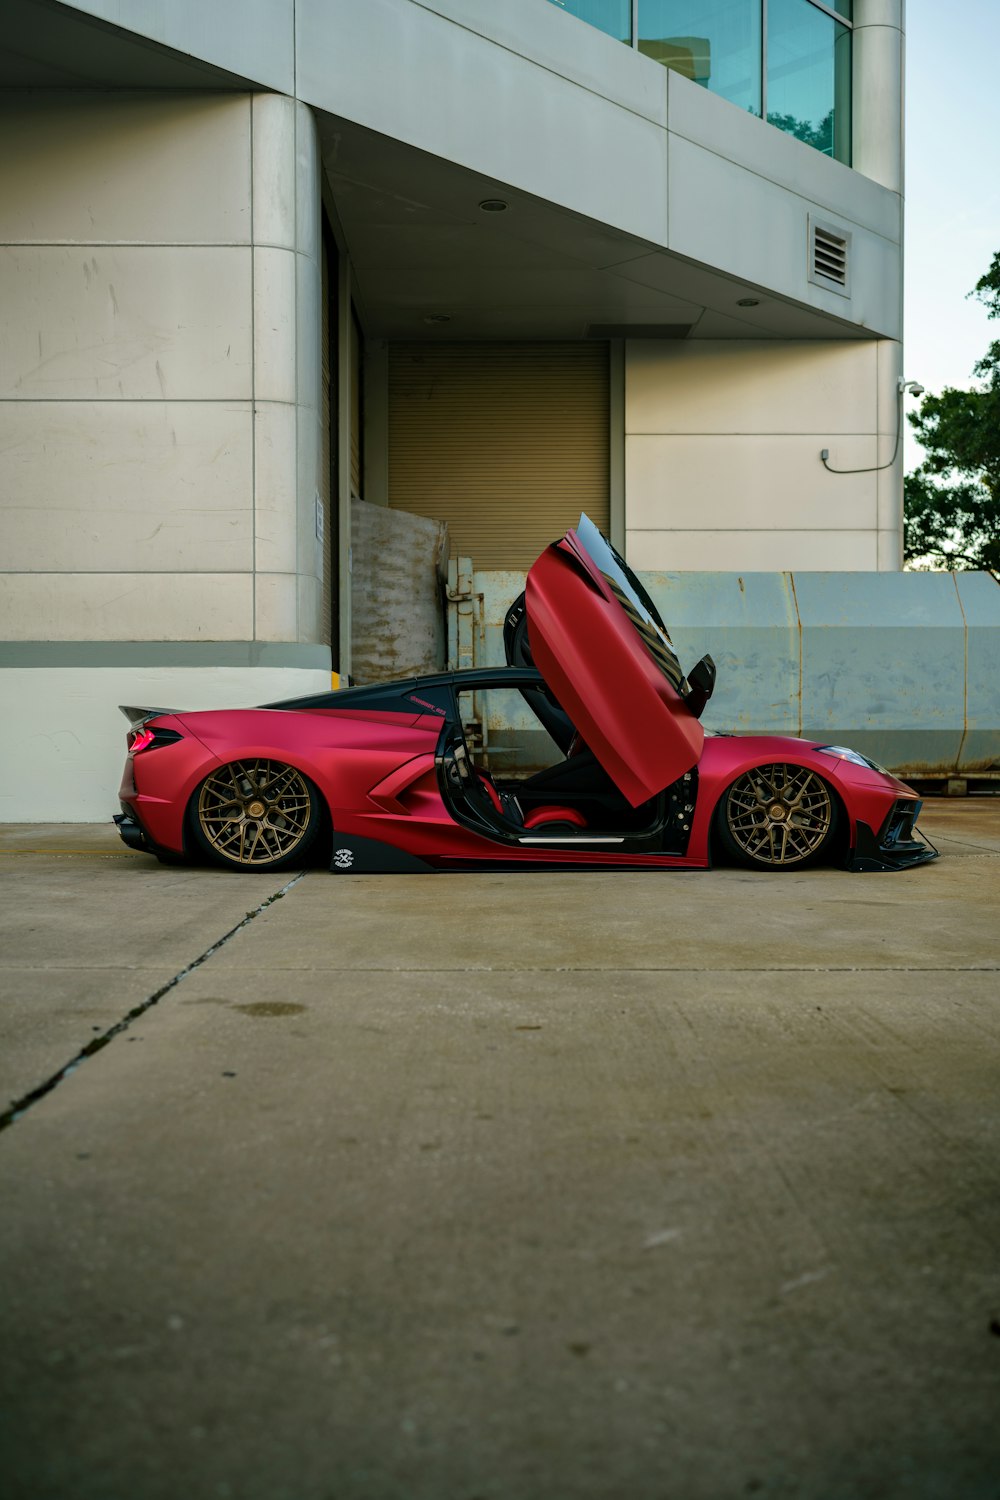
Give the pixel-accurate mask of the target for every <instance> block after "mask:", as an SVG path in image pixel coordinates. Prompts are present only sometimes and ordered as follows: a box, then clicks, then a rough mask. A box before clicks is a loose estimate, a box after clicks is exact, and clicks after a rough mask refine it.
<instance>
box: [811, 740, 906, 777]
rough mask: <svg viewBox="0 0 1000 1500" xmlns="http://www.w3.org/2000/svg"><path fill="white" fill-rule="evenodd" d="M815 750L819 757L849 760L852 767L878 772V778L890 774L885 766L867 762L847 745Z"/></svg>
mask: <svg viewBox="0 0 1000 1500" xmlns="http://www.w3.org/2000/svg"><path fill="white" fill-rule="evenodd" d="M816 748H817V750H818V751H819V753H820V755H832V756H833V757H834V758H835V759H836V760H849V761H850V762H851V764H852V765H854V766H867V767H868V769H869V771H878V773H879V775H880V776H889V775H890V774H891V773H890V772H889V771H887V770H886V768H885V766H880V765H879V763H878V761H877V760H869V759H868V757H867V755H861V754H860V753H859V752H858V751H857V750H851V749H850V748H849V746H847V745H817V746H816Z"/></svg>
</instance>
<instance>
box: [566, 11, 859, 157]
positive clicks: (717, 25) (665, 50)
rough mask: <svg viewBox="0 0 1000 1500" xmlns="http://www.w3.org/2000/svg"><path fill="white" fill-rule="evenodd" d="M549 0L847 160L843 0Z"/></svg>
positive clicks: (848, 14)
mask: <svg viewBox="0 0 1000 1500" xmlns="http://www.w3.org/2000/svg"><path fill="white" fill-rule="evenodd" d="M551 3H552V4H553V5H558V6H559V8H560V9H561V10H565V11H569V12H570V13H571V14H572V15H575V16H578V17H579V18H580V20H582V21H588V22H589V23H590V24H591V25H592V26H597V27H599V28H600V30H601V31H604V32H607V34H608V35H609V36H613V37H615V38H617V39H618V40H619V41H622V42H626V43H628V44H629V45H631V46H633V47H636V48H638V50H639V51H640V52H643V53H645V55H646V56H647V57H651V58H654V59H655V60H656V61H657V62H659V63H662V64H663V66H664V67H666V68H670V69H672V70H673V71H674V72H676V73H682V74H683V75H684V76H685V77H686V78H690V79H691V80H692V82H694V83H697V84H700V85H701V86H702V88H706V89H708V90H709V91H710V92H711V93H713V94H719V95H720V96H721V97H722V98H723V99H728V100H729V102H730V103H731V104H735V105H737V106H738V108H740V109H745V110H747V111H748V113H750V114H753V115H758V116H763V117H764V118H765V119H766V120H767V121H768V123H769V124H771V125H775V126H777V128H778V129H779V130H784V131H785V132H786V133H787V134H789V135H793V136H795V137H796V139H797V140H800V141H804V142H805V144H806V145H807V146H812V147H814V148H815V150H817V151H822V152H823V153H824V155H826V156H833V157H835V158H836V159H837V161H842V162H846V163H847V164H848V165H850V161H851V35H852V33H851V25H852V22H853V0H551Z"/></svg>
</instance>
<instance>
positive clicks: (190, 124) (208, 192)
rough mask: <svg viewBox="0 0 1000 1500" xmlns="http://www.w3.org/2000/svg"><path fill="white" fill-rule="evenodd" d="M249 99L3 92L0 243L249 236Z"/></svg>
mask: <svg viewBox="0 0 1000 1500" xmlns="http://www.w3.org/2000/svg"><path fill="white" fill-rule="evenodd" d="M249 110H250V102H249V98H248V97H247V96H245V95H232V94H230V95H220V94H197V93H194V94H159V93H156V92H153V91H147V92H145V93H141V94H139V93H130V92H126V91H115V92H111V93H103V92H96V91H89V92H83V91H77V90H58V91H55V90H53V91H47V90H40V91H38V92H34V91H32V92H20V91H17V92H13V93H8V94H6V95H3V96H0V135H2V138H3V141H4V151H3V153H2V154H0V243H5V244H18V243H22V242H28V243H31V244H36V245H37V244H39V243H41V242H45V241H50V242H59V243H77V244H85V245H95V244H101V243H108V242H110V243H116V244H117V243H125V242H131V243H135V244H152V245H169V244H181V245H199V244H246V243H249V239H250V152H249V142H248V130H247V125H248V116H249Z"/></svg>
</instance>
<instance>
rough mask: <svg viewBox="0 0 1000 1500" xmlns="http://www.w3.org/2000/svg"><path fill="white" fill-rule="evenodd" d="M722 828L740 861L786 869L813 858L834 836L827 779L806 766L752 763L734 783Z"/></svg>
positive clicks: (833, 808)
mask: <svg viewBox="0 0 1000 1500" xmlns="http://www.w3.org/2000/svg"><path fill="white" fill-rule="evenodd" d="M720 812H721V818H720V831H721V833H722V838H723V842H724V843H725V844H726V846H727V847H728V849H729V851H730V853H732V854H734V855H735V856H736V858H737V859H738V860H739V861H740V863H741V864H747V865H753V866H755V867H756V868H758V869H768V870H785V869H788V868H789V866H791V865H802V864H805V863H806V862H807V861H810V862H813V861H815V860H817V859H819V857H820V855H821V854H822V853H823V852H824V850H825V849H826V848H827V847H828V845H829V843H830V841H831V839H832V838H833V833H834V826H835V822H836V806H835V804H834V801H833V798H832V797H831V796H830V791H829V788H828V787H827V785H826V783H825V782H824V781H822V780H821V778H820V777H819V776H817V775H816V773H815V771H808V770H806V768H805V767H804V766H788V765H781V764H778V765H771V766H755V767H754V769H753V770H752V771H747V772H745V773H744V774H743V775H742V776H740V777H739V779H738V780H736V781H734V782H733V784H732V786H731V787H730V788H729V791H728V792H727V793H726V795H725V797H724V798H723V801H722V807H721V808H720Z"/></svg>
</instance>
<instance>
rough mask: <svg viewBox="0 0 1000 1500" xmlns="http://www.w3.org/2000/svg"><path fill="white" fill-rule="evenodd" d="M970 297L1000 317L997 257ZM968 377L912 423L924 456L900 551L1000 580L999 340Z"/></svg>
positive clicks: (911, 482)
mask: <svg viewBox="0 0 1000 1500" xmlns="http://www.w3.org/2000/svg"><path fill="white" fill-rule="evenodd" d="M970 296H975V297H977V298H978V299H979V301H980V302H982V303H983V305H984V306H985V307H986V309H987V314H988V316H989V317H991V318H1000V251H998V252H997V254H996V255H994V257H993V260H992V263H991V265H990V268H989V270H988V271H987V272H986V275H985V276H983V277H981V278H980V280H979V281H977V282H976V286H975V290H974V292H972V293H970ZM973 375H974V376H978V378H979V382H980V383H979V384H978V385H976V386H973V388H972V389H971V390H967V391H959V390H954V389H953V388H952V387H950V386H946V387H945V389H944V390H943V391H942V392H941V394H940V395H939V396H925V397H924V399H923V401H922V402H921V403H920V409H919V411H917V412H915V413H913V414H912V415H911V416H910V418H909V421H910V423H911V425H912V427H913V429H914V431H915V432H916V434H917V437H918V438H919V439H920V443H921V445H922V446H923V449H924V452H925V454H926V457H925V459H924V461H923V463H922V464H921V465H920V467H919V468H918V469H915V470H914V472H913V473H912V474H908V475H907V476H906V480H905V485H904V520H903V548H904V554H905V557H906V559H907V561H908V562H909V561H920V560H924V559H926V560H927V561H928V562H930V563H932V564H934V565H935V566H937V567H940V568H948V569H956V568H984V569H988V570H989V571H990V572H992V573H996V574H1000V339H994V341H993V342H992V343H991V344H990V346H989V348H988V349H987V351H986V353H985V354H984V355H983V357H982V359H981V360H979V361H978V363H977V364H976V365H975V367H974V369H973Z"/></svg>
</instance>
